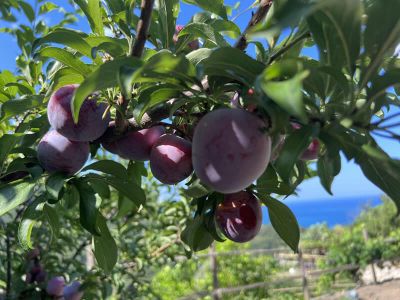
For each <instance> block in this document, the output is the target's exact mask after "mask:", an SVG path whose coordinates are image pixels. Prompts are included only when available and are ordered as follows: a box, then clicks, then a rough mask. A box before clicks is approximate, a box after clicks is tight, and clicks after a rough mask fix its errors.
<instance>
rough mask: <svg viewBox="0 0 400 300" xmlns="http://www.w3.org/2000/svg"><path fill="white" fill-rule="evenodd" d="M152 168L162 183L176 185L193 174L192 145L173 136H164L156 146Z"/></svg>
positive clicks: (153, 151)
mask: <svg viewBox="0 0 400 300" xmlns="http://www.w3.org/2000/svg"><path fill="white" fill-rule="evenodd" d="M150 168H151V171H152V173H153V175H154V177H155V178H157V179H158V180H159V181H161V182H162V183H166V184H176V183H178V182H181V181H182V180H184V179H185V178H187V177H189V175H190V174H192V172H193V166H192V144H191V143H190V142H189V141H187V140H185V139H183V138H181V137H179V136H176V135H173V134H164V135H162V136H161V137H160V138H159V139H158V141H157V142H156V143H155V144H154V146H153V149H152V150H151V154H150Z"/></svg>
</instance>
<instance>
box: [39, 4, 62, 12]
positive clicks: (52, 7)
mask: <svg viewBox="0 0 400 300" xmlns="http://www.w3.org/2000/svg"><path fill="white" fill-rule="evenodd" d="M57 8H59V6H58V5H57V4H54V3H53V2H50V1H46V2H45V3H43V4H42V5H41V6H40V8H39V15H43V14H47V13H48V12H51V11H52V10H55V9H57Z"/></svg>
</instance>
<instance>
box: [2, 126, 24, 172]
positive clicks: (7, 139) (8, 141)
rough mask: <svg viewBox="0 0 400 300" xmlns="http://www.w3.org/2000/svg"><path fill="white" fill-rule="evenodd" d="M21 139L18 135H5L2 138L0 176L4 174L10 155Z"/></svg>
mask: <svg viewBox="0 0 400 300" xmlns="http://www.w3.org/2000/svg"><path fill="white" fill-rule="evenodd" d="M20 139H21V136H20V135H17V134H4V135H3V136H2V137H0V174H1V173H2V172H3V168H4V164H5V161H6V159H7V157H8V155H9V154H10V152H11V150H12V149H13V148H14V146H15V145H16V144H17V143H18V142H19V141H20Z"/></svg>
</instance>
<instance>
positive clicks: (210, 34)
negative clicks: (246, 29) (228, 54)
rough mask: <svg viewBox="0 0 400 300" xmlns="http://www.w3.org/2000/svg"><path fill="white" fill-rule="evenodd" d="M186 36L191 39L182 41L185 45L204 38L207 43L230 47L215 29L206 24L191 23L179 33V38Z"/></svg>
mask: <svg viewBox="0 0 400 300" xmlns="http://www.w3.org/2000/svg"><path fill="white" fill-rule="evenodd" d="M186 35H189V37H188V40H186V39H185V40H182V42H181V43H182V44H183V45H186V44H187V43H188V42H190V41H193V40H194V39H195V38H202V39H204V40H205V41H209V42H211V43H212V44H214V45H215V46H220V47H228V46H229V43H228V42H227V41H225V39H224V37H223V36H222V35H221V34H220V33H219V32H218V31H217V30H216V29H215V28H214V27H212V26H211V25H209V24H206V23H190V24H189V25H187V26H185V27H184V28H183V29H182V30H181V32H179V35H178V37H184V36H186ZM178 47H179V46H178Z"/></svg>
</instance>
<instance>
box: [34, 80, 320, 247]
mask: <svg viewBox="0 0 400 300" xmlns="http://www.w3.org/2000/svg"><path fill="white" fill-rule="evenodd" d="M76 88H77V86H76V85H68V86H65V87H63V88H61V89H59V90H58V91H56V92H55V93H54V94H53V95H52V97H51V98H50V101H49V104H48V118H49V121H50V124H51V126H52V130H51V131H49V132H48V133H47V134H46V135H45V136H44V137H43V139H42V140H41V141H40V143H39V146H38V158H39V161H40V163H41V165H42V166H43V168H44V169H45V170H47V171H48V172H50V173H51V172H56V171H59V172H65V173H68V174H74V173H76V172H77V171H78V170H79V169H80V168H82V166H83V165H84V164H85V162H86V160H87V158H88V155H89V142H90V141H93V140H95V139H97V138H99V137H100V136H101V135H102V134H103V133H104V132H105V130H106V129H107V126H108V123H109V120H110V116H109V114H108V112H106V107H105V105H104V104H97V103H96V101H95V99H86V100H85V101H84V103H83V105H82V108H81V112H80V115H79V120H78V123H77V124H75V123H74V122H73V119H72V113H71V99H72V96H73V93H74V91H75V89H76ZM93 98H95V96H94V97H93ZM265 127H266V125H265V123H264V121H263V120H262V119H260V118H259V117H258V116H257V115H256V114H254V113H252V112H249V111H248V110H245V109H240V108H223V109H217V110H214V111H212V112H209V113H207V114H206V115H205V116H203V117H202V118H201V119H200V121H199V122H198V124H197V126H196V128H195V130H194V135H193V140H192V142H190V141H188V140H186V139H184V138H182V137H180V136H177V135H174V134H169V133H166V132H165V128H164V127H162V126H154V127H151V128H148V129H142V130H139V131H134V132H127V133H125V134H124V135H123V136H120V137H118V139H117V140H114V141H112V142H103V144H102V145H103V147H104V148H105V149H106V150H108V151H109V152H111V153H114V154H116V155H119V156H120V157H121V158H124V159H129V160H136V161H146V160H149V161H150V168H151V170H152V173H153V175H154V177H156V178H157V179H158V180H159V181H161V182H162V183H165V184H177V183H179V182H181V181H182V180H184V179H186V178H187V177H189V176H190V175H191V174H192V172H193V170H194V172H195V174H196V176H197V177H198V178H199V179H200V181H201V182H202V183H203V184H205V185H206V186H208V187H209V188H211V189H212V190H214V191H216V192H219V193H222V194H225V195H226V196H225V200H224V202H223V203H221V204H220V205H219V206H218V207H217V211H216V214H215V215H216V221H217V224H219V227H220V228H221V230H222V232H223V233H224V234H225V235H226V236H227V237H228V238H229V239H232V240H234V241H237V242H244V241H247V240H249V239H250V238H252V237H254V236H255V234H257V232H258V231H259V229H260V226H261V207H260V204H259V201H258V200H257V199H256V198H255V196H254V195H252V194H251V193H250V192H247V191H244V190H245V189H246V188H247V187H249V186H250V185H251V184H252V183H253V182H254V181H255V180H257V179H258V178H259V177H260V176H261V175H262V174H263V173H264V171H265V169H266V168H267V166H268V163H269V162H270V160H273V159H275V158H276V157H277V155H278V154H277V153H278V152H279V151H280V148H281V147H282V145H283V144H284V142H285V139H284V137H283V136H281V137H280V140H279V142H278V143H276V145H275V146H274V147H273V148H272V145H271V144H272V142H271V138H270V136H268V135H267V134H265V130H264V131H263V129H265ZM293 128H294V129H295V130H296V129H298V128H299V127H298V125H293ZM318 151H319V142H318V140H314V141H313V142H312V143H311V144H310V146H309V147H308V149H307V150H306V151H305V152H304V153H303V155H302V156H301V159H303V160H310V159H315V158H316V157H317V156H318Z"/></svg>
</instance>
